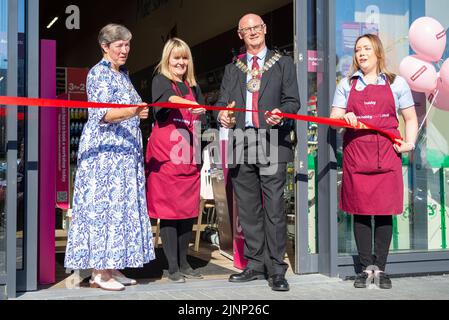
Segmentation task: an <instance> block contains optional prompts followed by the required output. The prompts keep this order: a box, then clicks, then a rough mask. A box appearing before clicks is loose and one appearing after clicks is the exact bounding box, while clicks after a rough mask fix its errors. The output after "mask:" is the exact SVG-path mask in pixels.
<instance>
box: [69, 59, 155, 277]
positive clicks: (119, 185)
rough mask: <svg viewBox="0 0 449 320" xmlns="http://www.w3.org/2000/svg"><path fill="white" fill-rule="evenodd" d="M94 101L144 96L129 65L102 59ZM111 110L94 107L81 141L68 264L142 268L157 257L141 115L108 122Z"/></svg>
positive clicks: (93, 77)
mask: <svg viewBox="0 0 449 320" xmlns="http://www.w3.org/2000/svg"><path fill="white" fill-rule="evenodd" d="M87 95H88V99H89V101H94V102H107V103H122V104H136V103H140V102H141V101H142V100H141V98H140V97H139V95H138V94H137V92H136V90H135V89H134V87H133V85H132V83H131V80H130V79H129V76H128V73H127V72H126V70H125V69H122V70H121V71H120V72H114V71H113V70H112V69H111V68H110V63H109V62H108V61H107V60H104V59H103V60H102V61H100V62H99V63H98V64H97V65H96V66H95V67H93V68H92V69H91V70H90V72H89V74H88V76H87ZM107 111H108V109H94V108H93V109H89V120H88V121H87V123H86V125H85V127H84V130H83V133H82V136H81V139H80V145H79V153H78V169H77V172H76V178H75V186H74V197H73V214H72V222H71V224H70V230H69V234H68V241H67V249H66V256H65V266H66V268H72V269H98V270H100V269H102V270H103V269H124V268H138V267H142V266H143V264H145V263H148V262H150V261H151V260H153V259H154V258H155V254H154V248H153V241H152V237H153V235H152V232H151V225H150V221H149V218H148V212H147V205H146V197H145V175H144V168H143V153H142V133H141V131H140V128H139V123H140V119H139V117H137V116H136V117H133V118H130V119H128V120H125V121H122V122H120V123H114V124H112V123H105V122H103V121H102V119H103V117H104V115H105V114H106V112H107Z"/></svg>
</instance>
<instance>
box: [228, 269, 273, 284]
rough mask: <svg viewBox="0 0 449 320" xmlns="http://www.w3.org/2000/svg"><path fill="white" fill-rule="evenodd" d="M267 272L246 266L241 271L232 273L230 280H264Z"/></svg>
mask: <svg viewBox="0 0 449 320" xmlns="http://www.w3.org/2000/svg"><path fill="white" fill-rule="evenodd" d="M264 279H265V274H264V273H263V272H260V271H255V270H253V269H249V268H246V269H245V270H243V272H241V273H235V274H231V276H230V277H229V282H248V281H252V280H264Z"/></svg>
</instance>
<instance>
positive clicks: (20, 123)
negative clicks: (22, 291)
mask: <svg viewBox="0 0 449 320" xmlns="http://www.w3.org/2000/svg"><path fill="white" fill-rule="evenodd" d="M18 12H19V16H18V31H19V33H18V35H17V36H18V39H17V43H18V48H17V50H18V59H17V61H18V64H17V68H18V70H17V76H18V83H17V95H18V96H19V97H25V96H26V81H25V78H26V75H25V56H26V54H25V53H26V46H25V43H26V42H25V19H24V17H25V0H19V1H18ZM25 115H26V108H25V107H20V106H19V107H18V109H17V138H18V141H19V149H18V150H17V157H18V159H17V263H16V267H17V269H18V270H21V269H23V264H24V261H23V258H24V243H23V241H24V221H25V211H24V208H25V205H24V201H25V198H24V190H25V123H26V117H25Z"/></svg>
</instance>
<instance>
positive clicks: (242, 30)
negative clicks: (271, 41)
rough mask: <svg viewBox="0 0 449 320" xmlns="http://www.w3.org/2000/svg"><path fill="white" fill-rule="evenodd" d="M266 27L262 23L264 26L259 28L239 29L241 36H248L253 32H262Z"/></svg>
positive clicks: (263, 24)
mask: <svg viewBox="0 0 449 320" xmlns="http://www.w3.org/2000/svg"><path fill="white" fill-rule="evenodd" d="M264 27H265V23H262V24H258V25H257V26H254V27H247V28H241V29H239V32H240V33H241V34H247V33H249V32H251V31H253V30H254V31H255V32H261V31H262V30H263V28H264Z"/></svg>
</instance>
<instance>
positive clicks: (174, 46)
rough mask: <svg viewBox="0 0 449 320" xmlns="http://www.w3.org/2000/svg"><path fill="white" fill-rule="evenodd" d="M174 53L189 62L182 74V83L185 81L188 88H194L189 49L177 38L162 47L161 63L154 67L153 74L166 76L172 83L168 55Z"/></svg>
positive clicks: (193, 73) (193, 71) (193, 74)
mask: <svg viewBox="0 0 449 320" xmlns="http://www.w3.org/2000/svg"><path fill="white" fill-rule="evenodd" d="M174 51H176V52H177V53H179V54H180V55H181V56H183V57H186V58H187V59H188V60H189V62H188V64H187V71H186V73H185V74H184V76H183V79H182V80H183V81H186V80H187V82H188V83H189V86H191V87H194V86H196V85H197V82H196V79H195V70H194V67H193V59H192V52H191V51H190V48H189V46H188V45H187V43H185V42H184V41H182V40H181V39H179V38H172V39H170V40H168V41H167V43H166V44H165V46H164V49H163V50H162V58H161V61H160V62H159V64H158V65H157V66H156V68H155V72H157V73H159V74H162V75H164V76H166V77H167V78H168V79H170V80H172V81H175V79H174V77H173V75H172V73H171V72H170V55H171V54H172V52H174Z"/></svg>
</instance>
